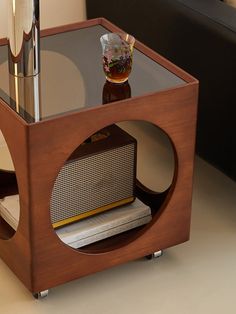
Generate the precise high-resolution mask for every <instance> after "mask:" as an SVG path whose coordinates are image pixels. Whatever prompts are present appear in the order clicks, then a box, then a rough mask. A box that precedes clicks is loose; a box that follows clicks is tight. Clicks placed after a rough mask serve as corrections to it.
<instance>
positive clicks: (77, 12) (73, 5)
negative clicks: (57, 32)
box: [0, 0, 86, 38]
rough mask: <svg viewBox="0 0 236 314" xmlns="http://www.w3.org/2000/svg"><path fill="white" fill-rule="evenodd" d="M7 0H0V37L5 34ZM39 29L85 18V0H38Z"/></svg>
mask: <svg viewBox="0 0 236 314" xmlns="http://www.w3.org/2000/svg"><path fill="white" fill-rule="evenodd" d="M7 1H10V0H0V38H2V37H6V36H7ZM40 10H41V18H40V22H41V29H44V28H48V27H53V26H57V25H64V24H69V23H74V22H78V21H81V20H84V19H85V18H86V13H85V0H40Z"/></svg>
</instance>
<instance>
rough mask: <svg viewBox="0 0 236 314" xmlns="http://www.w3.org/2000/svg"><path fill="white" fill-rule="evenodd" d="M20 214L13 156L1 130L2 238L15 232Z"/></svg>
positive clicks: (0, 201) (9, 236) (0, 228)
mask: <svg viewBox="0 0 236 314" xmlns="http://www.w3.org/2000/svg"><path fill="white" fill-rule="evenodd" d="M19 215H20V205H19V195H18V185H17V179H16V173H15V169H14V165H13V162H12V157H11V154H10V151H9V148H8V145H7V142H6V140H5V137H4V135H3V133H2V132H1V130H0V239H2V240H8V239H10V238H11V237H13V235H14V234H15V232H16V230H17V228H18V224H19Z"/></svg>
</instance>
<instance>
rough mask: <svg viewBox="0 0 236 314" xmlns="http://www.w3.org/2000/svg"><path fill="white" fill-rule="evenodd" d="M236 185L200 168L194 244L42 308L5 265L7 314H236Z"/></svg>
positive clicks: (76, 286)
mask: <svg viewBox="0 0 236 314" xmlns="http://www.w3.org/2000/svg"><path fill="white" fill-rule="evenodd" d="M235 291H236V182H233V181H231V180H230V179H229V178H227V177H226V176H224V175H223V174H222V173H220V172H219V171H217V170H216V169H214V168H213V167H211V166H209V165H208V164H207V163H205V162H204V161H202V160H201V159H199V158H196V161H195V179H194V194H193V215H192V228H191V240H190V241H189V242H187V243H184V244H182V245H179V246H176V247H173V248H170V249H168V250H166V251H165V252H164V255H163V256H162V257H161V258H159V259H157V260H151V261H147V260H146V259H140V260H137V261H133V262H130V263H128V264H124V265H121V266H118V267H115V268H113V269H109V270H107V271H104V272H101V273H97V274H95V275H91V276H89V277H85V278H82V279H80V280H76V281H74V282H71V283H68V284H65V285H62V286H60V287H56V288H54V289H52V290H50V294H49V296H48V298H46V299H44V300H41V301H37V300H35V299H33V298H32V296H31V294H30V293H29V292H28V291H27V290H26V288H25V287H24V286H23V285H22V284H21V282H20V281H19V280H18V279H17V278H16V277H15V275H14V274H13V273H12V272H11V271H10V270H9V269H8V267H7V266H6V265H5V264H4V263H3V262H2V261H1V260H0V313H2V314H8V313H10V314H18V313H24V314H41V313H43V314H49V313H50V314H53V313H57V314H65V313H81V314H92V313H96V314H131V313H137V314H139V313H140V314H143V313H147V314H152V313H160V314H167V313H168V314H178V313H181V314H200V313H201V314H211V313H214V314H218V313H219V314H222V313H226V314H231V313H232V314H234V313H236V298H235V296H236V294H235Z"/></svg>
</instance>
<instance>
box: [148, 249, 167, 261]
mask: <svg viewBox="0 0 236 314" xmlns="http://www.w3.org/2000/svg"><path fill="white" fill-rule="evenodd" d="M162 255H163V251H162V250H160V251H157V252H154V253H152V254H150V255H147V256H146V258H147V259H149V260H150V259H154V258H159V257H161V256H162Z"/></svg>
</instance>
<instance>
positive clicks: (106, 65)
mask: <svg viewBox="0 0 236 314" xmlns="http://www.w3.org/2000/svg"><path fill="white" fill-rule="evenodd" d="M131 68H132V56H131V55H126V56H120V57H119V59H111V61H110V62H109V61H108V58H107V57H106V56H104V57H103V69H104V72H105V75H106V77H107V79H108V80H109V81H111V82H118V83H119V82H120V83H122V82H124V81H126V80H127V79H128V76H129V74H130V72H131Z"/></svg>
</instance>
